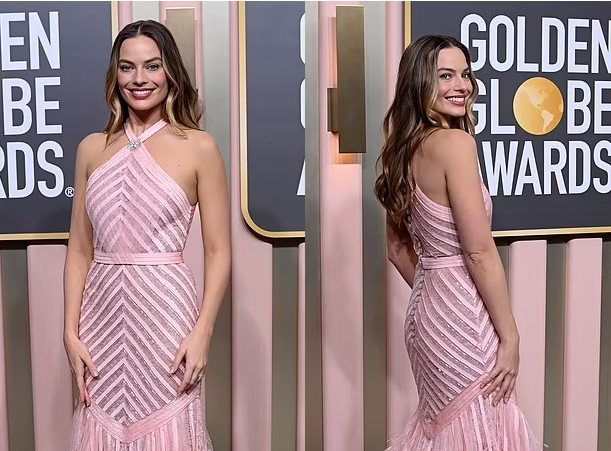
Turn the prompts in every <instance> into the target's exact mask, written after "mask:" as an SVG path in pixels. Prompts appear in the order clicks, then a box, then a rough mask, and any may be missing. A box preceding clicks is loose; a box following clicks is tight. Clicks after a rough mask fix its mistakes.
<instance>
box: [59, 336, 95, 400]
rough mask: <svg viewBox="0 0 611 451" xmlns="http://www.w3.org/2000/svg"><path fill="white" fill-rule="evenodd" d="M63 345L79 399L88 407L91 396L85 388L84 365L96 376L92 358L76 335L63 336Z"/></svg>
mask: <svg viewBox="0 0 611 451" xmlns="http://www.w3.org/2000/svg"><path fill="white" fill-rule="evenodd" d="M64 347H65V348H66V354H67V355H68V361H69V362H70V369H71V370H72V374H73V375H74V379H75V380H76V385H77V386H78V391H79V397H80V400H81V402H84V403H85V405H86V406H87V407H89V406H90V405H91V398H90V397H89V393H87V389H86V388H85V367H87V369H88V370H89V372H90V373H91V374H92V375H93V377H98V371H97V369H96V367H95V365H94V364H93V360H91V356H90V355H89V350H88V349H87V346H85V343H83V342H82V341H81V340H80V339H79V338H78V337H77V336H70V337H67V338H64Z"/></svg>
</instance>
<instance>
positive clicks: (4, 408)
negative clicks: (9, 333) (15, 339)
mask: <svg viewBox="0 0 611 451" xmlns="http://www.w3.org/2000/svg"><path fill="white" fill-rule="evenodd" d="M1 274H2V252H1V251H0V451H9V449H8V403H7V401H8V400H7V398H6V364H5V361H4V359H5V351H4V349H5V344H4V301H3V299H2V277H1Z"/></svg>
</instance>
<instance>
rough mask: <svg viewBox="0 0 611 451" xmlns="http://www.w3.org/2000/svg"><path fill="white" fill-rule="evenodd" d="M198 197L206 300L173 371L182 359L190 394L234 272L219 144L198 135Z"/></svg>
mask: <svg viewBox="0 0 611 451" xmlns="http://www.w3.org/2000/svg"><path fill="white" fill-rule="evenodd" d="M197 139H201V140H202V142H201V145H199V144H198V156H197V167H196V172H197V196H198V202H199V212H200V218H201V226H202V238H203V242H204V299H203V303H202V308H201V311H200V315H199V319H198V320H197V323H196V324H195V327H194V328H193V330H192V331H191V333H190V334H189V336H187V337H186V338H185V340H183V342H182V343H181V345H180V347H179V349H178V352H177V354H176V358H175V360H174V363H173V365H172V369H171V371H172V372H174V371H176V369H177V368H178V364H179V363H180V362H181V361H182V359H183V357H185V358H186V368H185V374H184V377H183V381H182V383H181V385H180V386H179V387H178V392H179V393H180V392H182V391H190V390H191V389H192V388H193V386H194V385H195V384H196V383H197V381H198V377H199V375H200V374H203V372H204V371H205V369H206V366H207V363H208V351H209V347H210V339H211V337H212V333H213V330H214V324H215V322H216V318H217V315H218V312H219V309H220V307H221V303H222V301H223V297H224V295H225V291H226V289H227V285H228V283H229V275H230V272H231V234H230V231H231V224H230V208H229V196H228V189H227V177H226V175H225V174H226V173H225V165H224V163H223V158H222V157H221V154H220V152H219V149H218V147H217V144H216V142H215V141H214V140H213V139H212V137H210V136H209V135H208V134H202V135H198V138H197Z"/></svg>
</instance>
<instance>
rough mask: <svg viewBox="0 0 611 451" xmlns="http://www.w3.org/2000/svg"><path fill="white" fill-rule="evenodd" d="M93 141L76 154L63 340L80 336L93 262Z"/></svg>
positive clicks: (65, 281)
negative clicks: (89, 200)
mask: <svg viewBox="0 0 611 451" xmlns="http://www.w3.org/2000/svg"><path fill="white" fill-rule="evenodd" d="M91 141H92V140H91V138H86V139H85V140H83V142H81V144H80V145H79V147H78V150H77V154H76V165H75V174H74V198H73V201H72V217H71V221H70V236H69V239H68V249H67V252H66V262H65V266H64V337H65V338H70V337H78V323H79V318H80V310H81V301H82V297H83V289H84V287H85V278H86V276H87V271H88V270H89V265H90V264H91V261H92V260H93V230H92V226H91V222H90V221H89V216H88V215H87V211H86V210H85V188H86V185H87V161H88V151H89V146H91V145H92V142H91Z"/></svg>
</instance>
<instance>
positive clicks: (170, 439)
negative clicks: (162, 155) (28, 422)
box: [70, 121, 212, 451]
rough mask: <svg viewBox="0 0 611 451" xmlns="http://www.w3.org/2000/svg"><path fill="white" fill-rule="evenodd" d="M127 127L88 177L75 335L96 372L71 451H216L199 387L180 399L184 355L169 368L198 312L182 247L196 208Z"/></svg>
mask: <svg viewBox="0 0 611 451" xmlns="http://www.w3.org/2000/svg"><path fill="white" fill-rule="evenodd" d="M165 125H166V123H165V122H164V121H159V122H158V123H156V124H155V125H153V126H151V127H150V128H149V129H147V130H146V131H145V132H144V133H143V134H142V135H141V136H140V137H135V136H134V134H133V133H132V131H131V129H130V128H129V126H128V125H127V126H126V134H127V137H128V138H129V140H130V144H128V145H126V146H125V147H123V148H122V149H121V150H120V151H119V152H118V153H117V154H115V155H114V156H113V157H111V158H110V160H109V161H108V162H106V163H104V164H103V165H102V166H101V167H99V168H98V169H96V170H95V171H94V172H93V173H92V174H91V176H90V178H89V181H88V184H87V189H86V201H85V202H86V209H87V213H88V214H89V217H90V219H91V223H92V225H93V232H94V249H95V253H94V259H93V262H92V264H91V266H90V269H89V272H88V274H87V279H86V282H85V289H84V293H83V301H82V307H81V317H80V323H79V335H80V338H81V340H83V342H84V343H85V344H86V345H87V347H88V349H89V352H90V354H91V357H92V359H93V362H94V363H95V365H96V367H97V370H98V373H99V375H98V377H97V378H93V377H91V375H90V374H89V372H88V371H86V376H85V383H86V387H87V390H88V392H89V395H90V397H91V400H92V404H91V406H90V407H86V406H85V405H84V404H83V403H80V404H79V406H78V407H77V410H76V412H75V414H74V420H73V429H72V439H71V448H70V449H71V451H111V450H112V451H211V450H212V446H211V443H210V439H209V436H208V433H207V431H206V428H205V426H204V424H203V421H202V406H201V401H200V385H198V386H197V387H196V388H195V389H193V390H192V391H191V392H190V393H189V394H185V393H183V394H181V395H180V396H178V395H177V389H178V386H179V385H180V383H181V381H182V376H183V374H184V369H185V368H184V361H183V363H182V364H181V365H180V367H179V369H178V370H177V371H176V373H175V374H170V372H169V371H170V366H171V365H172V362H173V361H174V358H175V355H176V351H177V350H178V346H179V345H180V342H181V341H182V339H183V338H184V337H185V336H186V335H187V334H188V333H189V332H190V331H191V329H192V328H193V326H194V325H195V322H196V321H197V318H198V313H199V308H198V304H197V297H196V290H195V283H194V279H193V277H192V275H191V272H190V271H189V269H188V268H187V266H186V265H185V264H184V262H183V257H182V251H183V250H184V247H185V242H186V239H187V235H188V232H189V228H190V226H191V222H192V220H193V214H194V212H195V207H194V206H191V205H190V203H189V201H188V199H187V197H186V195H185V193H184V191H183V190H182V189H181V188H180V187H179V185H178V184H177V183H176V182H175V181H174V180H173V179H172V178H171V177H170V176H169V175H168V174H167V173H166V172H164V170H163V169H162V168H161V167H160V166H159V165H158V164H157V163H156V161H155V160H154V159H153V157H152V155H151V154H150V153H149V152H148V150H147V149H146V147H145V145H144V141H145V140H146V139H147V138H149V137H151V136H152V135H153V134H154V133H156V132H157V131H159V130H160V129H162V128H163V127H164V126H165Z"/></svg>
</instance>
